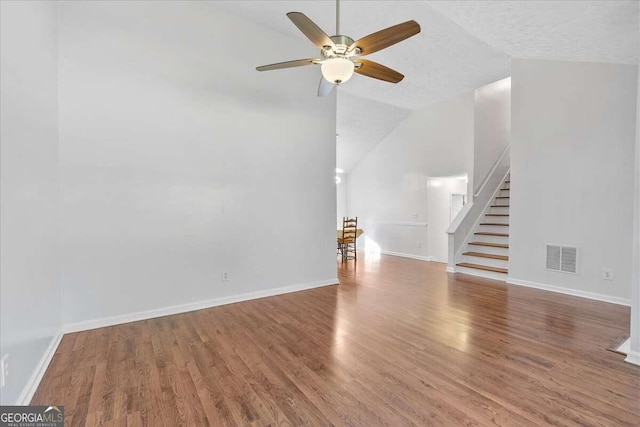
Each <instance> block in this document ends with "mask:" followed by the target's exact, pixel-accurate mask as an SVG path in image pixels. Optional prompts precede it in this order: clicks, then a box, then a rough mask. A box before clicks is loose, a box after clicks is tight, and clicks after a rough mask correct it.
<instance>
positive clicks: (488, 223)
mask: <svg viewBox="0 0 640 427" xmlns="http://www.w3.org/2000/svg"><path fill="white" fill-rule="evenodd" d="M480 225H497V226H499V227H508V226H509V224H500V223H499V222H481V223H480Z"/></svg>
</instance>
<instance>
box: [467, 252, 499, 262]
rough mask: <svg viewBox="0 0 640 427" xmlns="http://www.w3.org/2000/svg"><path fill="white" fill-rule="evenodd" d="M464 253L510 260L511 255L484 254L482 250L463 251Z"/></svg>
mask: <svg viewBox="0 0 640 427" xmlns="http://www.w3.org/2000/svg"><path fill="white" fill-rule="evenodd" d="M462 255H467V256H477V257H480V258H491V259H500V260H502V261H509V257H508V256H506V255H494V254H484V253H482V252H463V253H462Z"/></svg>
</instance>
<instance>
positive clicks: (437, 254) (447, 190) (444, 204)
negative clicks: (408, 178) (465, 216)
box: [427, 177, 468, 262]
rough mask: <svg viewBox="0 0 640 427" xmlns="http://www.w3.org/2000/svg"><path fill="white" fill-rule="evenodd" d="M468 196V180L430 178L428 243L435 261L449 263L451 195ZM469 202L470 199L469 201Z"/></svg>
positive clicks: (429, 250) (428, 186) (428, 192)
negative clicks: (448, 232)
mask: <svg viewBox="0 0 640 427" xmlns="http://www.w3.org/2000/svg"><path fill="white" fill-rule="evenodd" d="M453 193H455V194H467V179H466V178H464V177H463V178H460V177H455V178H447V177H445V178H441V177H438V178H430V179H429V180H428V184H427V223H428V224H429V227H428V228H427V236H428V237H427V241H428V245H429V246H428V248H427V249H428V253H429V256H430V257H432V258H433V261H438V262H447V256H448V251H449V238H448V235H447V229H448V228H449V225H451V194H453ZM467 200H468V199H467Z"/></svg>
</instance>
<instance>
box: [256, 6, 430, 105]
mask: <svg viewBox="0 0 640 427" xmlns="http://www.w3.org/2000/svg"><path fill="white" fill-rule="evenodd" d="M287 16H288V17H289V19H291V21H292V22H293V23H294V24H295V26H296V27H298V29H299V30H300V31H302V33H303V34H304V35H305V36H307V38H308V39H309V40H311V42H312V43H313V44H314V45H316V46H317V47H318V48H320V54H321V55H322V59H317V58H308V59H298V60H295V61H286V62H279V63H276V64H269V65H263V66H261V67H256V70H258V71H270V70H279V69H282V68H291V67H301V66H304V65H311V64H321V67H320V68H321V71H322V78H321V79H320V86H319V87H318V96H326V95H328V94H329V93H331V91H332V90H333V87H334V86H337V85H339V84H341V83H344V82H346V81H347V80H349V79H350V78H351V76H353V73H354V72H356V73H358V74H362V75H363V76H367V77H372V78H374V79H378V80H383V81H386V82H390V83H398V82H400V81H401V80H402V79H403V78H404V75H402V74H400V73H399V72H397V71H396V70H393V69H391V68H389V67H385V66H384V65H382V64H378V63H377V62H373V61H369V60H367V59H361V58H360V57H362V56H365V55H369V54H371V53H374V52H377V51H379V50H382V49H385V48H387V47H389V46H392V45H394V44H396V43H398V42H401V41H402V40H405V39H408V38H409V37H411V36H414V35H416V34H418V33H419V32H420V25H419V24H418V23H417V22H416V21H413V20H411V21H407V22H403V23H402V24H398V25H394V26H392V27H389V28H385V29H384V30H380V31H378V32H375V33H373V34H369V35H368V36H366V37H363V38H361V39H359V40H356V41H353V39H352V38H351V37H349V36H345V35H342V34H340V0H336V35H335V36H328V35H327V34H326V33H325V32H324V31H322V29H321V28H320V27H318V26H317V25H316V24H315V23H314V22H313V21H312V20H311V19H309V18H308V17H307V16H306V15H304V14H303V13H300V12H289V13H287Z"/></svg>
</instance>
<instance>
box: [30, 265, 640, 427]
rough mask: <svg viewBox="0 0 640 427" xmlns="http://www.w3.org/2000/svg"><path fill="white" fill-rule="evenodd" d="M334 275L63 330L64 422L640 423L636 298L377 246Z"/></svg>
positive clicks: (54, 373) (47, 388)
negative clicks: (501, 275) (159, 314)
mask: <svg viewBox="0 0 640 427" xmlns="http://www.w3.org/2000/svg"><path fill="white" fill-rule="evenodd" d="M338 265H339V277H340V282H341V284H340V285H339V286H328V287H324V288H318V289H313V290H309V291H304V292H297V293H291V294H287V295H282V296H276V297H271V298H263V299H260V300H254V301H249V302H244V303H238V304H231V305H226V306H222V307H216V308H211V309H206V310H200V311H196V312H191V313H186V314H179V315H174V316H168V317H163V318H158V319H151V320H146V321H140V322H135V323H129V324H125V325H120V326H113V327H109V328H102V329H96V330H92V331H85V332H80V333H75V334H68V335H65V336H64V338H63V340H62V343H61V344H60V347H59V348H58V351H57V352H56V354H55V356H54V358H53V361H52V363H51V365H50V366H49V368H48V370H47V372H46V374H45V377H44V379H43V381H42V383H41V384H40V387H39V388H38V390H37V392H36V394H35V396H34V398H33V401H32V404H43V405H44V404H47V405H48V404H61V405H64V406H65V414H66V416H67V424H66V425H68V426H82V425H87V426H98V425H104V426H141V425H147V426H154V427H155V426H168V427H173V426H181V425H183V426H206V425H211V426H222V425H246V426H264V425H273V426H276V425H278V426H284V425H292V426H300V425H309V426H320V425H361V426H377V425H388V426H410V425H416V426H430V425H433V426H495V425H500V426H518V427H522V426H534V425H558V426H638V425H640V367H637V366H634V365H630V364H627V363H624V362H623V358H624V357H623V356H621V355H619V354H616V353H613V352H611V351H607V350H606V348H607V347H610V346H611V345H613V344H614V343H615V342H617V341H618V340H619V339H620V338H621V337H623V336H624V335H625V334H628V329H629V308H628V307H623V306H618V305H613V304H607V303H603V302H597V301H590V300H586V299H581V298H577V297H570V296H565V295H560V294H554V293H549V292H544V291H540V290H534V289H528V288H523V287H517V286H511V285H505V284H503V283H500V282H493V281H488V280H475V279H471V278H468V277H464V276H457V277H454V275H451V274H447V273H445V272H444V265H443V264H438V263H429V262H422V261H414V260H409V259H403V258H397V257H391V256H382V257H380V258H376V257H366V258H365V257H364V256H361V257H359V259H358V262H357V264H355V263H354V261H348V262H345V263H341V262H338Z"/></svg>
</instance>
